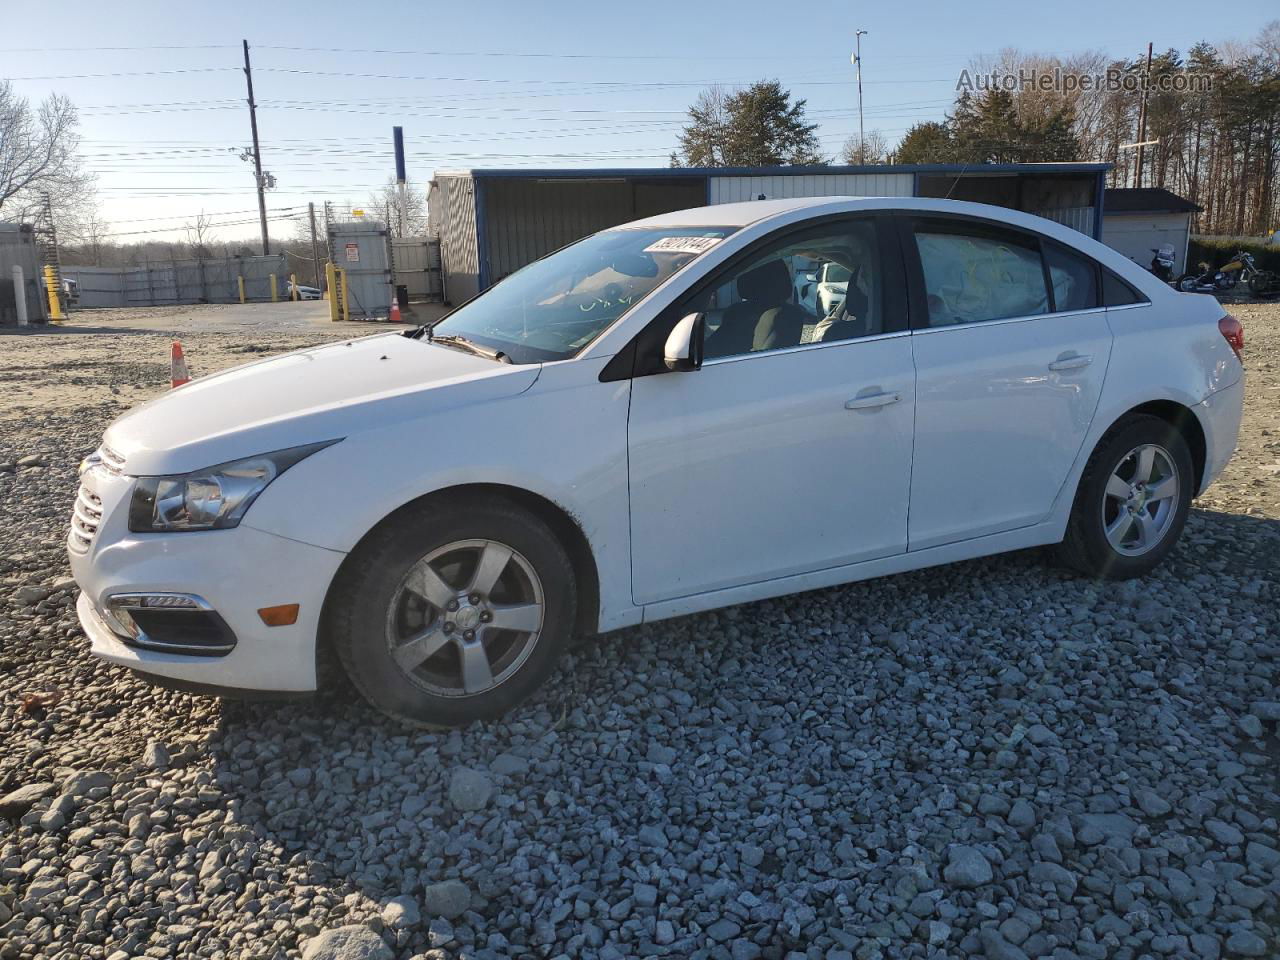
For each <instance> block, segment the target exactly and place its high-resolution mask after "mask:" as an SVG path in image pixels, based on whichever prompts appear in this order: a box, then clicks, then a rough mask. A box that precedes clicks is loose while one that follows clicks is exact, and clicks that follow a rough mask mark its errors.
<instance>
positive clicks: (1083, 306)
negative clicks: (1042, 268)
mask: <svg viewBox="0 0 1280 960" xmlns="http://www.w3.org/2000/svg"><path fill="white" fill-rule="evenodd" d="M1044 260H1045V264H1046V265H1047V266H1048V267H1049V282H1050V283H1051V284H1053V308H1054V310H1058V311H1062V310H1091V309H1093V308H1094V307H1096V306H1097V305H1098V271H1097V268H1096V267H1095V265H1094V263H1093V261H1092V260H1090V259H1089V258H1087V257H1084V256H1081V255H1080V254H1078V253H1075V252H1073V251H1071V250H1068V249H1067V248H1066V247H1062V246H1059V245H1058V244H1056V243H1053V242H1051V241H1045V244H1044Z"/></svg>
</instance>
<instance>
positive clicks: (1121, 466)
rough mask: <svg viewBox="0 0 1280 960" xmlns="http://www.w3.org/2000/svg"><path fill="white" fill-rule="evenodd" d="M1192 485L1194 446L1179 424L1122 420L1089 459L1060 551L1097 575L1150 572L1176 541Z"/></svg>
mask: <svg viewBox="0 0 1280 960" xmlns="http://www.w3.org/2000/svg"><path fill="white" fill-rule="evenodd" d="M1194 486H1195V479H1194V476H1193V468H1192V463H1191V452H1190V451H1189V450H1188V449H1187V444H1186V441H1185V440H1183V439H1182V435H1181V434H1180V433H1179V432H1178V431H1177V430H1176V429H1175V428H1174V427H1172V426H1170V425H1169V424H1168V423H1167V422H1165V421H1164V420H1161V419H1160V418H1158V417H1151V416H1145V415H1144V416H1136V417H1133V418H1131V419H1128V420H1125V421H1123V422H1122V423H1120V424H1118V425H1117V426H1115V427H1113V428H1112V429H1111V430H1110V431H1108V432H1107V434H1106V435H1105V436H1103V438H1102V439H1101V440H1100V441H1099V442H1098V446H1097V447H1096V448H1095V449H1094V451H1093V455H1092V456H1091V457H1090V458H1089V462H1088V464H1087V465H1086V466H1085V469H1084V474H1083V475H1082V476H1081V478H1080V486H1079V487H1078V488H1077V490H1076V500H1075V504H1074V505H1073V506H1072V510H1071V519H1070V520H1069V521H1068V523H1067V534H1066V537H1065V538H1064V539H1063V541H1062V543H1061V545H1060V546H1059V548H1058V550H1059V557H1060V558H1061V560H1062V561H1063V562H1064V563H1066V564H1067V565H1068V566H1070V567H1073V568H1075V569H1076V570H1079V571H1080V572H1081V573H1084V574H1086V575H1088V576H1092V577H1105V578H1107V579H1111V580H1128V579H1131V578H1133V577H1141V576H1144V575H1146V574H1147V573H1149V572H1151V570H1153V569H1155V567H1156V566H1158V565H1159V564H1160V563H1161V561H1163V560H1164V558H1165V557H1166V556H1168V554H1169V552H1170V551H1172V550H1173V548H1174V546H1175V545H1176V544H1177V542H1178V537H1179V536H1181V534H1182V528H1183V526H1184V525H1185V524H1186V522H1187V513H1188V512H1189V510H1190V509H1191V498H1192V496H1193V495H1194V494H1195V490H1194Z"/></svg>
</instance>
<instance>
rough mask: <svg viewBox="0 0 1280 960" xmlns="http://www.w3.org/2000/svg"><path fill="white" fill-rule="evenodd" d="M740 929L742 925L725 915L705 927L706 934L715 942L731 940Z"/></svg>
mask: <svg viewBox="0 0 1280 960" xmlns="http://www.w3.org/2000/svg"><path fill="white" fill-rule="evenodd" d="M741 931H742V927H740V926H738V924H736V923H734V922H733V921H732V920H729V919H727V918H725V917H721V918H720V919H719V920H717V921H715V923H713V924H711V925H710V926H709V927H707V936H708V937H710V938H711V939H712V940H714V941H716V943H724V942H725V941H726V940H731V939H733V938H734V937H736V936H737V935H738V934H739V933H740V932H741Z"/></svg>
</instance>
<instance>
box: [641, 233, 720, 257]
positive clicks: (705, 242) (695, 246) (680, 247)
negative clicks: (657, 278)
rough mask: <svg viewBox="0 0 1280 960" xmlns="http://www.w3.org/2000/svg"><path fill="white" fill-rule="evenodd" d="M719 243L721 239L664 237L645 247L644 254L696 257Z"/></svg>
mask: <svg viewBox="0 0 1280 960" xmlns="http://www.w3.org/2000/svg"><path fill="white" fill-rule="evenodd" d="M719 242H720V238H719V237H663V238H662V239H661V240H656V241H654V242H653V243H651V244H649V245H648V246H647V247H645V248H644V252H645V253H692V254H694V255H695V256H696V255H698V254H700V253H706V252H707V251H708V250H710V249H711V248H712V247H714V246H715V245H716V244H717V243H719Z"/></svg>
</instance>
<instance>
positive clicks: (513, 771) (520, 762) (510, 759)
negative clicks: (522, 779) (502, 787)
mask: <svg viewBox="0 0 1280 960" xmlns="http://www.w3.org/2000/svg"><path fill="white" fill-rule="evenodd" d="M489 769H490V770H491V771H492V772H493V773H495V774H497V775H498V776H500V777H516V776H522V775H524V774H526V773H528V772H529V761H528V760H526V759H525V758H524V757H521V756H517V755H516V754H514V753H501V754H498V756H496V757H494V758H493V762H492V763H491V764H489Z"/></svg>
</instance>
